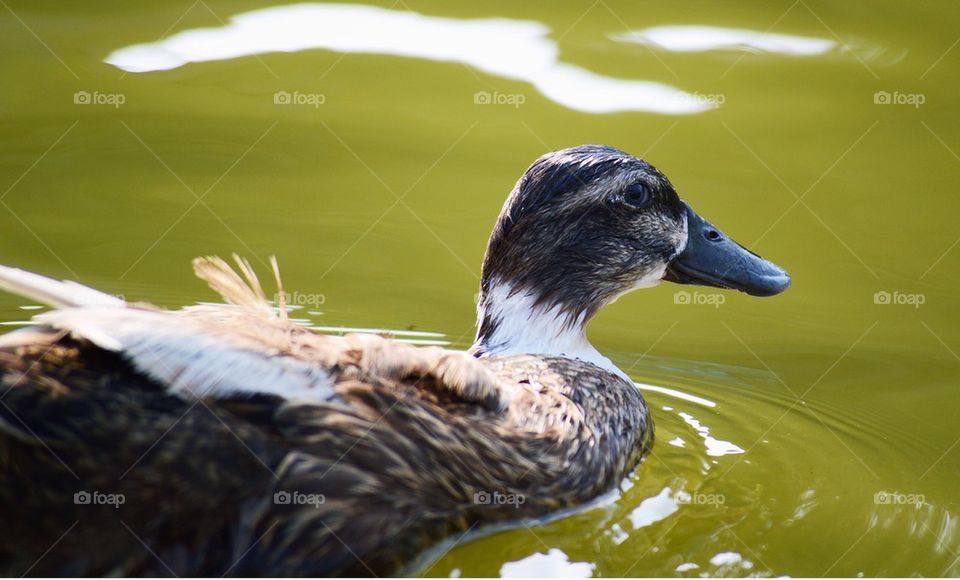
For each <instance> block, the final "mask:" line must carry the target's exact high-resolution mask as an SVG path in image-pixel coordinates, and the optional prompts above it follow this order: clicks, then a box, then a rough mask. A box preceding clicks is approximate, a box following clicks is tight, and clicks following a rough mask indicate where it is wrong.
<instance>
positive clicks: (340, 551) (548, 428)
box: [0, 324, 653, 576]
mask: <svg viewBox="0 0 960 580" xmlns="http://www.w3.org/2000/svg"><path fill="white" fill-rule="evenodd" d="M291 332H292V333H294V334H296V333H300V332H301V330H300V329H299V328H293V325H292V324H291ZM50 338H57V337H56V336H55V335H52V336H51V337H50ZM321 338H322V339H323V341H324V342H330V343H335V342H340V343H343V344H340V345H339V346H340V347H342V348H341V350H340V353H339V354H338V355H337V358H336V362H335V364H334V367H333V368H335V369H336V371H335V374H336V375H337V379H336V397H335V399H334V400H331V401H329V402H326V403H306V402H302V403H291V402H286V401H284V400H283V399H281V398H279V397H274V396H254V397H228V398H224V399H213V398H210V399H200V400H197V401H193V402H191V401H189V400H185V399H183V398H181V397H177V396H173V395H171V394H169V393H168V392H167V391H166V389H165V388H164V386H163V385H159V384H157V383H155V382H153V381H151V380H149V379H147V378H145V377H143V376H142V375H140V374H138V373H136V372H134V371H133V370H132V369H131V367H130V365H129V364H128V363H127V362H126V361H124V360H123V359H122V358H121V357H120V356H118V355H116V354H113V353H109V352H106V351H103V350H102V349H98V348H96V347H92V346H91V345H90V344H89V343H87V342H85V341H82V340H80V341H78V340H74V339H70V338H58V339H57V340H54V341H52V342H50V343H46V342H45V341H38V342H35V343H33V344H28V345H24V346H20V347H14V348H11V347H6V348H4V349H3V350H2V351H0V369H2V381H3V385H4V388H5V389H9V391H8V392H7V393H6V395H5V396H4V398H3V403H4V404H3V405H2V406H0V510H2V512H3V513H4V514H5V516H4V522H5V530H6V532H7V535H6V538H5V541H4V542H3V544H2V546H0V571H2V572H3V573H4V574H5V575H11V574H23V573H24V572H27V571H29V573H30V574H31V575H54V576H58V575H106V574H122V575H167V574H170V573H171V572H172V573H175V574H177V575H199V576H206V575H221V574H224V573H228V574H229V575H237V576H246V575H278V576H286V575H332V574H349V575H370V574H377V575H383V574H385V573H391V572H397V571H398V570H399V569H400V567H401V566H402V565H404V563H405V562H407V561H409V560H410V559H412V558H413V557H414V556H415V555H416V554H417V553H419V552H420V551H421V550H423V549H424V548H426V547H428V546H429V545H431V544H432V543H433V542H436V541H437V540H439V539H441V538H443V537H445V536H447V535H449V534H451V533H455V532H461V531H466V530H470V529H475V528H476V527H478V526H482V525H484V524H488V523H494V522H502V521H506V520H512V519H517V518H520V517H532V516H540V515H544V514H547V513H549V512H551V511H554V510H557V509H559V508H563V507H569V506H574V505H577V504H580V503H583V502H585V501H588V500H590V499H592V498H593V497H595V496H597V495H599V494H600V493H602V492H603V491H605V490H607V489H609V488H610V487H611V486H613V485H615V484H616V483H617V482H618V481H619V480H620V479H621V478H622V477H624V475H626V474H627V473H628V472H629V471H630V470H631V469H632V468H633V467H634V466H635V465H636V463H637V462H638V461H639V460H640V457H641V455H642V454H643V453H644V451H645V450H646V449H647V448H648V447H649V445H650V444H651V437H652V432H653V431H652V426H651V425H650V424H649V418H648V415H647V409H646V406H645V405H644V402H643V399H642V397H641V395H640V394H639V391H638V390H637V389H636V387H635V386H634V385H632V384H628V383H626V382H625V381H623V380H622V379H620V378H619V377H616V376H614V375H610V374H609V373H606V372H603V371H601V370H600V369H598V368H596V367H594V366H592V365H589V364H586V363H580V362H578V361H572V360H569V359H563V358H545V357H531V356H516V357H506V358H490V359H486V360H484V361H482V362H481V361H475V360H472V359H469V358H466V357H464V358H463V359H460V360H458V362H457V363H453V364H454V365H456V364H461V365H463V366H464V367H474V365H476V367H475V368H461V369H457V370H455V371H454V370H451V369H450V368H447V369H446V372H447V373H451V372H455V373H459V374H461V375H464V376H466V375H469V374H471V373H475V372H477V371H479V372H480V374H487V372H489V376H488V377H483V378H482V379H481V381H489V380H490V379H492V380H493V381H494V382H493V383H487V384H485V388H488V389H489V388H502V389H503V390H505V391H509V393H508V395H509V403H508V404H507V405H506V407H505V408H502V407H501V405H500V404H499V403H498V402H497V400H498V399H497V397H498V396H491V395H490V393H489V392H487V393H486V394H485V395H484V396H474V397H470V396H466V397H465V396H462V395H461V394H459V393H457V392H454V391H452V390H450V389H448V388H447V383H445V382H444V380H443V379H440V378H438V377H437V376H433V375H431V373H433V372H435V371H437V369H438V368H440V366H442V365H441V364H440V361H441V359H442V358H443V357H445V356H447V355H445V354H441V353H442V351H439V349H437V350H436V351H435V355H436V356H434V358H433V360H432V361H429V360H428V361H427V362H428V364H427V365H424V366H420V367H418V368H414V367H417V365H412V366H408V365H405V364H403V363H400V364H399V365H397V364H396V361H406V360H409V359H408V357H407V356H406V355H407V354H408V353H407V352H405V351H408V350H414V347H410V346H406V345H400V344H396V343H392V342H389V341H386V340H383V339H379V338H377V337H346V338H335V337H321ZM351 341H355V343H356V344H354V345H353V347H351V346H349V344H348V343H350V342H351ZM357 344H362V345H363V346H357ZM332 350H336V349H332ZM461 356H462V355H461ZM390 357H393V358H394V359H395V362H390V361H385V360H384V359H388V358H390ZM429 358H430V357H429V356H427V359H429ZM367 359H375V361H374V362H373V364H372V366H370V365H368V363H370V362H371V361H369V360H367ZM445 364H446V365H447V366H448V367H449V366H451V363H450V362H449V361H447V362H446V363H445ZM478 392H479V391H478ZM58 458H59V459H58ZM61 460H62V461H63V463H61ZM84 490H86V491H90V492H92V491H99V492H100V493H104V494H106V493H122V494H124V496H125V500H126V501H125V503H124V504H123V505H121V506H120V507H118V508H114V507H110V506H90V505H75V504H74V501H73V500H74V494H75V493H76V492H78V491H84ZM279 492H288V493H290V494H293V493H299V494H302V495H303V496H309V495H310V494H322V495H323V497H324V500H325V501H324V502H323V503H319V504H318V505H310V504H304V505H290V504H277V503H275V501H274V494H276V493H279ZM493 493H500V494H519V496H522V497H523V498H524V501H523V503H522V504H520V505H519V506H514V505H491V504H487V505H484V504H482V503H477V502H476V501H475V499H476V498H477V497H480V498H482V497H483V496H482V495H480V496H478V495H477V494H493ZM74 522H77V523H76V527H75V529H71V530H70V532H69V533H68V534H67V535H66V536H64V537H63V539H62V540H61V541H60V542H59V543H58V544H57V545H56V546H55V547H54V548H53V549H52V550H51V551H50V553H48V554H47V555H46V556H44V557H43V558H42V559H40V560H39V562H37V563H36V565H35V566H34V567H33V568H32V569H29V570H28V568H29V566H31V564H33V562H34V560H36V559H37V558H38V557H39V556H40V554H41V552H42V550H43V549H45V548H46V546H50V545H52V544H53V543H54V542H55V541H56V540H57V538H58V537H59V536H60V535H61V534H63V533H64V532H65V531H67V530H68V529H69V528H70V526H71V525H73V523H74ZM141 541H142V542H143V543H141ZM144 544H146V546H149V550H148V549H147V548H146V547H145V546H144ZM151 552H152V553H151Z"/></svg>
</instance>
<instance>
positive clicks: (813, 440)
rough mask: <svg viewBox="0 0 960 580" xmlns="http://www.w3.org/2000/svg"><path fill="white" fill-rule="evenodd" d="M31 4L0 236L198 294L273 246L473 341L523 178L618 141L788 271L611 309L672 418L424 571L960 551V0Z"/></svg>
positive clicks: (17, 24) (760, 562)
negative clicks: (572, 488)
mask: <svg viewBox="0 0 960 580" xmlns="http://www.w3.org/2000/svg"><path fill="white" fill-rule="evenodd" d="M4 6H5V8H4V9H3V10H0V30H2V31H3V33H2V34H0V45H2V53H0V54H2V56H0V59H2V61H3V70H4V75H5V84H4V90H3V91H0V117H2V123H3V127H4V136H5V138H4V139H3V140H2V141H0V206H2V207H0V231H2V232H3V234H2V236H0V261H2V262H3V263H7V264H14V265H18V266H21V267H25V268H29V269H32V270H36V271H39V272H43V273H46V274H51V275H55V276H58V277H63V278H73V279H77V280H80V281H82V282H84V283H86V284H89V285H92V286H95V287H97V288H101V289H104V290H107V291H110V292H112V293H116V294H122V295H124V296H125V297H127V298H128V299H131V300H146V301H151V302H155V303H158V304H161V305H163V306H167V307H179V306H181V305H185V304H190V303H193V302H196V301H199V300H210V299H212V298H213V296H212V294H211V293H210V292H209V291H208V290H206V289H205V288H204V287H203V286H202V284H200V283H199V282H198V281H196V280H195V279H194V278H193V276H192V274H191V271H190V266H189V263H190V259H191V258H192V257H194V256H195V255H199V254H229V253H230V252H234V251H236V252H239V253H241V254H245V255H247V256H250V257H252V259H254V261H255V263H260V264H261V267H264V268H265V263H266V260H267V259H268V256H270V255H271V254H276V255H277V256H278V257H279V260H280V264H281V267H282V270H283V272H284V278H285V282H286V285H287V287H288V290H289V291H290V292H296V293H298V294H299V296H300V298H299V299H296V298H295V301H297V302H298V303H299V306H301V307H302V308H301V309H300V310H299V311H298V312H299V314H300V315H301V316H302V317H303V318H304V319H305V320H306V321H308V322H309V323H311V324H313V325H316V326H319V327H325V328H327V329H334V330H335V329H338V328H343V327H351V328H377V329H394V330H397V331H400V332H399V333H398V336H399V337H401V338H404V339H407V340H412V341H419V342H427V343H437V344H449V345H450V346H452V347H455V348H464V347H466V346H467V345H469V343H470V340H471V338H472V333H473V323H474V312H473V307H474V296H475V294H476V292H477V285H478V275H479V265H480V260H481V257H482V253H483V249H484V245H485V241H486V238H487V235H488V233H489V230H490V228H491V226H492V224H493V221H494V219H495V217H496V215H497V213H498V211H499V209H500V205H501V203H502V202H503V199H504V197H505V196H506V194H507V192H508V191H509V190H510V188H511V187H512V185H513V183H514V181H515V180H516V179H517V177H518V176H519V175H520V174H521V172H522V171H523V170H524V169H525V168H526V166H527V165H528V164H529V163H530V162H531V161H532V160H533V159H534V158H536V157H537V156H539V155H540V154H542V153H544V152H545V151H547V150H551V149H557V148H561V147H565V146H568V145H572V144H578V143H585V142H597V143H606V144H610V145H613V146H616V147H619V148H622V149H625V150H627V151H629V152H632V153H634V154H636V155H639V156H643V157H645V158H646V159H648V160H649V161H651V162H652V163H653V164H655V165H656V166H658V167H659V168H660V169H661V170H663V171H664V172H665V173H666V174H667V175H669V176H670V178H671V180H672V181H673V183H674V184H675V185H676V186H677V188H678V190H679V191H680V193H681V195H682V196H683V197H685V199H687V200H688V201H690V202H691V204H692V205H693V206H694V207H696V208H697V210H698V211H699V212H700V213H701V215H703V216H705V217H707V218H708V219H710V220H711V221H712V222H713V223H715V224H717V225H718V226H719V227H721V228H723V229H724V230H726V231H727V232H728V233H730V234H731V235H732V236H734V237H735V238H737V239H738V240H739V241H740V242H741V243H743V244H745V245H747V246H748V247H750V248H751V249H753V250H755V251H757V252H758V253H760V254H761V255H763V256H765V257H768V258H770V259H772V260H774V261H775V262H777V263H778V264H780V265H782V266H784V267H785V268H786V269H787V270H788V271H789V272H790V273H791V274H792V276H793V281H794V282H793V287H792V288H791V289H790V290H789V291H788V292H786V293H785V294H783V295H781V296H778V297H775V298H771V299H755V298H750V297H747V296H744V295H741V294H734V293H722V292H712V291H709V290H705V289H699V290H698V289H695V288H693V287H679V286H673V285H670V284H662V285H661V286H659V287H657V288H654V289H652V290H645V291H642V292H637V293H635V294H632V295H630V296H628V297H625V298H623V299H621V300H620V301H619V302H617V303H616V304H615V305H613V306H611V307H609V308H607V309H606V310H605V311H604V312H602V313H601V314H600V315H599V316H598V317H597V319H596V320H595V321H594V322H593V323H592V325H591V328H590V336H591V338H592V341H593V342H594V344H595V345H596V346H597V347H598V348H599V349H600V350H601V351H603V352H605V353H606V354H608V355H609V356H611V357H612V358H613V359H614V361H615V362H616V363H618V364H619V365H620V366H621V367H622V368H624V369H625V370H628V371H629V373H630V374H631V375H632V376H633V377H634V378H635V379H636V380H637V381H638V382H640V383H642V384H644V385H648V386H644V387H642V388H643V389H644V394H645V396H646V397H647V399H648V401H649V403H650V404H651V408H652V409H653V413H654V417H655V420H656V424H657V433H656V436H657V444H656V447H655V450H654V453H653V454H652V455H651V456H650V457H649V458H648V459H647V460H646V461H645V463H644V464H643V465H642V466H640V468H639V469H638V470H637V471H636V473H635V474H634V475H633V476H632V477H631V478H629V480H628V481H626V482H624V484H623V485H622V488H621V489H620V490H619V491H618V492H617V493H616V494H614V495H612V496H611V497H610V498H608V499H607V501H605V502H603V503H601V505H599V506H597V507H593V508H591V509H588V510H586V511H583V512H581V513H578V514H575V515H572V516H568V517H565V518H562V519H559V520H557V521H553V522H551V523H547V524H542V525H530V526H523V527H520V528H519V529H515V530H512V531H507V532H501V533H497V534H494V535H490V536H487V537H484V538H480V539H477V540H474V541H471V542H463V543H460V544H457V545H456V546H454V547H453V549H451V550H449V551H448V552H446V553H445V554H443V555H442V557H440V558H439V559H438V560H436V561H435V562H433V563H432V564H428V565H427V566H425V567H424V568H423V569H421V570H420V573H421V574H423V575H429V576H437V575H438V576H451V575H465V576H488V575H489V576H497V575H504V576H509V575H549V574H560V575H575V576H591V575H592V576H615V575H627V576H651V575H653V576H675V575H676V576H698V575H701V574H710V575H730V576H745V575H754V576H779V575H790V576H818V575H821V574H826V575H838V576H854V575H858V574H864V575H868V576H873V575H884V576H886V575H892V576H911V575H931V576H936V575H957V574H960V562H958V554H960V537H958V530H957V526H958V516H960V505H958V499H960V494H958V490H957V476H958V469H960V445H958V441H960V440H958V437H960V430H958V429H957V417H958V415H960V396H958V387H960V385H958V382H960V381H958V372H960V357H958V353H960V311H958V308H957V299H958V296H957V288H958V287H960V248H957V247H956V246H958V245H960V244H958V240H960V237H958V236H960V229H958V228H957V225H956V224H957V216H958V213H960V197H958V196H957V195H956V184H957V182H958V179H957V178H958V175H960V156H958V154H960V115H958V114H957V112H958V106H960V95H958V93H957V84H956V73H957V70H958V67H960V48H957V44H958V42H957V41H958V35H960V5H958V4H956V3H950V2H930V3H924V4H918V5H912V6H910V7H909V8H905V7H904V5H903V4H902V3H899V2H894V1H892V0H889V1H883V2H871V3H869V5H867V4H862V3H857V2H822V1H817V2H813V1H807V0H797V1H796V2H792V3H791V2H771V3H752V4H750V5H742V6H738V7H736V8H734V7H733V6H732V5H730V4H724V5H722V7H721V6H719V5H716V4H708V3H701V2H689V3H683V4H676V5H675V4H667V3H662V4H660V5H654V4H651V3H642V4H638V3H632V2H615V1H613V0H600V1H599V2H596V3H592V2H582V3H573V2H568V3H565V4H563V5H551V6H550V7H549V8H545V7H538V6H535V5H533V4H531V5H529V6H519V5H517V4H516V3H512V2H490V3H469V4H466V3H460V4H452V3H443V2H417V1H413V0H410V1H409V2H404V1H398V2H396V3H394V4H392V5H391V4H389V3H383V4H380V5H378V6H377V7H371V6H362V5H340V6H329V5H304V6H300V7H295V8H290V7H286V8H284V7H282V5H276V4H271V3H269V2H264V1H258V0H242V1H234V2H227V1H225V0H198V1H196V2H191V0H186V1H183V2H180V1H176V2H155V3H151V4H149V5H147V4H145V3H125V2H114V1H109V2H108V1H103V0H99V1H93V0H89V1H87V2H83V3H76V2H67V1H48V2H43V3H38V2H27V1H23V0H16V1H14V0H7V2H6V3H5V4H4ZM277 6H279V7H280V8H273V9H271V10H266V9H268V8H271V7H277ZM237 15H242V16H240V17H237V18H234V17H235V16H237ZM33 306H34V305H31V304H27V303H24V301H23V300H22V299H19V298H15V297H11V296H8V295H0V319H2V320H4V321H8V322H10V323H17V322H22V321H24V320H27V319H28V318H29V316H30V315H31V313H32V310H31V308H32V307H33Z"/></svg>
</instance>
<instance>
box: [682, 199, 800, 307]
mask: <svg viewBox="0 0 960 580" xmlns="http://www.w3.org/2000/svg"><path fill="white" fill-rule="evenodd" d="M684 206H685V208H686V212H687V246H686V247H685V248H684V250H683V251H682V252H680V254H678V255H677V257H676V258H674V259H673V261H672V262H671V263H670V265H669V266H668V267H667V272H666V274H664V276H663V279H664V280H668V281H670V282H677V283H679V284H699V285H702V286H715V287H717V288H732V289H734V290H740V291H741V292H746V293H747V294H750V295H752V296H773V295H774V294H779V293H780V292H783V291H784V290H786V289H787V287H789V286H790V276H789V274H787V273H786V272H785V271H784V270H783V268H781V267H780V266H777V265H776V264H774V263H773V262H770V261H768V260H764V259H763V258H761V257H760V256H758V255H756V254H754V253H753V252H751V251H750V250H748V249H746V248H744V247H743V246H741V245H740V244H738V243H737V242H735V241H733V240H732V239H730V238H729V237H728V236H727V235H726V234H724V233H723V232H722V231H720V230H719V229H717V228H716V227H714V226H713V224H711V223H710V222H708V221H707V220H705V219H703V218H702V217H700V216H699V215H697V212H695V211H693V210H692V209H691V208H690V206H689V205H687V204H684Z"/></svg>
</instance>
